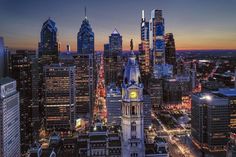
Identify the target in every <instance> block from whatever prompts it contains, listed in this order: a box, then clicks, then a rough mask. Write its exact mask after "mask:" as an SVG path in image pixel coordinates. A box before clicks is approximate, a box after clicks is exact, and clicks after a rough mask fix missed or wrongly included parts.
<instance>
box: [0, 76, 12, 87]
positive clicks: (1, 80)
mask: <svg viewBox="0 0 236 157" xmlns="http://www.w3.org/2000/svg"><path fill="white" fill-rule="evenodd" d="M13 81H15V80H14V79H12V78H10V77H3V78H1V79H0V86H1V85H4V84H7V83H10V82H13Z"/></svg>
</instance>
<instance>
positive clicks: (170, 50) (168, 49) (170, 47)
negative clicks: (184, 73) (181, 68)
mask: <svg viewBox="0 0 236 157" xmlns="http://www.w3.org/2000/svg"><path fill="white" fill-rule="evenodd" d="M175 51H176V50H175V39H174V35H173V34H172V33H167V34H166V35H165V61H166V63H167V64H171V65H172V66H173V71H174V73H176V71H177V70H176V66H177V65H176V54H175V53H176V52H175Z"/></svg>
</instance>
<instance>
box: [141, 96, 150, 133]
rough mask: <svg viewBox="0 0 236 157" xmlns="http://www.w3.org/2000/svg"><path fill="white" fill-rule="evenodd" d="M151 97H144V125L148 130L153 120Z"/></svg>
mask: <svg viewBox="0 0 236 157" xmlns="http://www.w3.org/2000/svg"><path fill="white" fill-rule="evenodd" d="M151 110H152V105H151V97H150V95H148V94H144V95H143V116H144V117H143V124H144V128H145V129H147V128H149V127H150V126H151V124H152V118H151Z"/></svg>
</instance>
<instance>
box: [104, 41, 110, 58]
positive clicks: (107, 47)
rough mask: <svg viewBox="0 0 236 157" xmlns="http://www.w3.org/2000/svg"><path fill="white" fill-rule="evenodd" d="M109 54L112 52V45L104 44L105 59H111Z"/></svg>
mask: <svg viewBox="0 0 236 157" xmlns="http://www.w3.org/2000/svg"><path fill="white" fill-rule="evenodd" d="M109 52H110V45H109V44H104V51H103V56H104V59H105V58H108V59H109V55H110V54H109Z"/></svg>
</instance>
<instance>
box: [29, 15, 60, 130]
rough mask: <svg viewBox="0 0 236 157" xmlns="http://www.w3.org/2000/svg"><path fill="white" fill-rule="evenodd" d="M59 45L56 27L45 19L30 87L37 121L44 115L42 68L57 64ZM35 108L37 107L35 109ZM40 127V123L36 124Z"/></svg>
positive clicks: (51, 21) (49, 20)
mask: <svg viewBox="0 0 236 157" xmlns="http://www.w3.org/2000/svg"><path fill="white" fill-rule="evenodd" d="M58 55H59V44H58V42H57V27H56V23H55V22H54V21H53V20H52V19H50V18H49V19H47V20H46V21H45V22H44V23H43V26H42V29H41V32H40V42H39V45H38V58H36V59H34V61H33V69H32V75H33V76H32V78H33V79H32V85H33V91H32V95H33V104H34V105H33V106H34V107H36V106H39V111H40V113H39V119H43V118H44V116H45V113H44V111H45V110H44V104H43V100H44V86H43V79H44V74H43V67H44V66H46V65H50V64H52V63H58ZM36 108H37V107H36ZM38 125H39V126H40V125H41V122H40V123H38Z"/></svg>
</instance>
